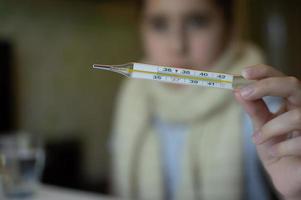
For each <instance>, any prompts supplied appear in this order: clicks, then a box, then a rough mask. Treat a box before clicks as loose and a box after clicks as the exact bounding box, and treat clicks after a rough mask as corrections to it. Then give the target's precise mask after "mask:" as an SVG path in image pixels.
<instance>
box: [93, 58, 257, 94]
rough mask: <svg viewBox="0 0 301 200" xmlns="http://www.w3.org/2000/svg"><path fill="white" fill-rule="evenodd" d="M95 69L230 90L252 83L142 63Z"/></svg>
mask: <svg viewBox="0 0 301 200" xmlns="http://www.w3.org/2000/svg"><path fill="white" fill-rule="evenodd" d="M93 68H94V69H101V70H108V71H112V72H117V73H120V74H122V75H124V76H127V77H130V78H138V79H148V80H155V81H162V82H167V83H176V84H183V85H197V86H204V87H214V88H222V89H230V90H233V89H235V88H239V87H242V86H245V85H247V84H250V83H251V82H252V81H249V80H246V79H244V78H243V77H242V76H239V75H238V76H237V75H231V74H225V73H216V72H208V71H199V70H191V69H184V68H174V67H167V66H157V65H148V64H142V63H128V64H123V65H99V64H94V65H93Z"/></svg>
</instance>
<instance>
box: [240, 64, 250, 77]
mask: <svg viewBox="0 0 301 200" xmlns="http://www.w3.org/2000/svg"><path fill="white" fill-rule="evenodd" d="M251 71H252V68H251V67H247V68H244V69H243V70H242V72H241V75H242V76H243V77H244V78H246V79H247V78H249V76H250V73H251Z"/></svg>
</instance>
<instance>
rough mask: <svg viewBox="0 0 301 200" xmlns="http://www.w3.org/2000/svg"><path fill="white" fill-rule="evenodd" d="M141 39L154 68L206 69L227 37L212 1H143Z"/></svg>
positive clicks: (219, 15)
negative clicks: (163, 66) (158, 66)
mask: <svg viewBox="0 0 301 200" xmlns="http://www.w3.org/2000/svg"><path fill="white" fill-rule="evenodd" d="M144 1H145V5H144V12H143V21H142V39H143V44H144V50H145V56H146V59H147V60H148V61H150V62H152V63H154V64H159V65H167V66H174V67H185V66H186V67H187V66H189V67H195V68H197V69H206V68H208V66H210V65H212V64H213V63H214V62H215V61H216V59H217V58H218V57H219V56H220V54H221V53H222V51H223V49H224V46H225V43H226V42H225V41H226V40H227V39H228V37H229V33H228V32H227V30H229V28H228V27H227V28H226V23H225V21H224V18H223V16H224V15H223V12H222V9H220V8H219V7H218V6H217V5H215V3H214V0H144Z"/></svg>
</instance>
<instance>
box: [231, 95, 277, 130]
mask: <svg viewBox="0 0 301 200" xmlns="http://www.w3.org/2000/svg"><path fill="white" fill-rule="evenodd" d="M234 95H235V97H236V100H237V101H238V102H239V103H240V104H241V106H242V107H243V108H244V110H245V111H246V112H247V113H248V115H249V116H250V118H251V119H252V123H253V127H254V131H259V130H260V129H261V127H262V126H263V125H264V124H265V123H266V122H267V121H269V120H270V119H271V118H272V115H273V114H272V113H271V112H270V111H269V109H268V107H267V105H266V104H265V103H264V101H263V100H262V99H259V100H254V101H247V100H245V99H243V98H242V96H241V95H240V92H238V91H235V92H234Z"/></svg>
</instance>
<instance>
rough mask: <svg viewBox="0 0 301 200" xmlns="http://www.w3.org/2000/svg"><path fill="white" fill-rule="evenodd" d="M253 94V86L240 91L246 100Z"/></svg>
mask: <svg viewBox="0 0 301 200" xmlns="http://www.w3.org/2000/svg"><path fill="white" fill-rule="evenodd" d="M253 92H254V86H252V85H248V86H246V87H243V88H241V89H240V94H241V96H242V97H244V98H248V97H250V96H251V95H252V93H253Z"/></svg>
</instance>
